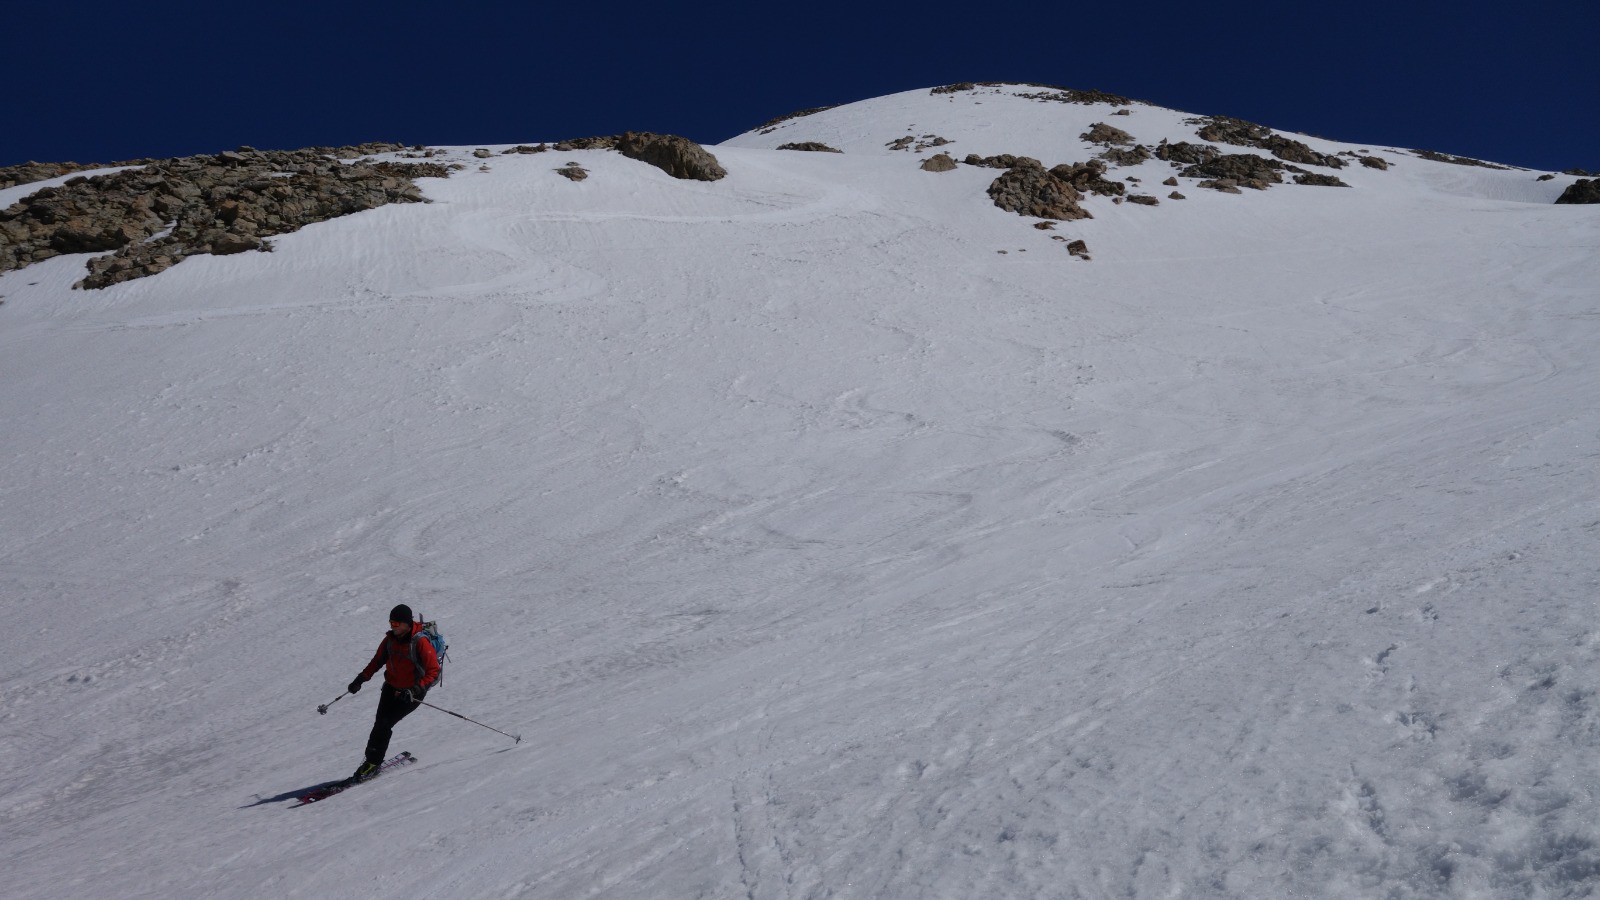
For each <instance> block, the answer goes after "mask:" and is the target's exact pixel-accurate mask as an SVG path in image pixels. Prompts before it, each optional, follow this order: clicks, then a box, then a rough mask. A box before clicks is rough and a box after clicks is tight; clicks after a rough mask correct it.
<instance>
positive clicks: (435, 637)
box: [411, 615, 450, 688]
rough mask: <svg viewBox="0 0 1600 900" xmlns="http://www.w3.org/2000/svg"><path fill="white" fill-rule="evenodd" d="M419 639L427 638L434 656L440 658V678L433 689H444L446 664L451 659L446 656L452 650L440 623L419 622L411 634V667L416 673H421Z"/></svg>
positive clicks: (419, 617) (435, 681)
mask: <svg viewBox="0 0 1600 900" xmlns="http://www.w3.org/2000/svg"><path fill="white" fill-rule="evenodd" d="M417 618H418V619H421V618H422V617H421V616H420V615H419V616H418V617H417ZM418 638H425V639H427V641H428V643H430V644H432V645H433V655H434V656H436V657H438V658H439V677H438V678H436V679H435V680H434V682H433V687H435V688H438V687H442V686H443V685H444V663H445V660H447V659H449V658H450V657H449V656H448V655H446V654H447V653H448V651H449V650H450V645H449V644H447V643H445V640H444V634H443V633H442V632H440V631H439V623H438V622H428V621H425V620H424V621H419V622H418V623H417V629H416V630H415V631H413V632H412V633H411V665H412V667H413V669H414V670H415V671H417V672H421V671H422V660H421V659H419V658H418V657H417V639H418Z"/></svg>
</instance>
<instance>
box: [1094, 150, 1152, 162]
mask: <svg viewBox="0 0 1600 900" xmlns="http://www.w3.org/2000/svg"><path fill="white" fill-rule="evenodd" d="M1153 155H1154V154H1152V153H1151V152H1150V149H1149V148H1148V147H1145V146H1143V145H1140V146H1138V147H1107V148H1106V151H1105V152H1104V153H1102V154H1100V157H1099V158H1100V159H1103V160H1105V161H1106V162H1108V163H1111V164H1112V165H1114V166H1137V165H1139V164H1141V163H1144V162H1147V161H1149V160H1150V159H1151V157H1152V156H1153Z"/></svg>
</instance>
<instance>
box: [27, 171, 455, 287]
mask: <svg viewBox="0 0 1600 900" xmlns="http://www.w3.org/2000/svg"><path fill="white" fill-rule="evenodd" d="M393 146H398V145H393ZM448 173H449V170H448V169H447V168H446V167H445V166H443V165H440V164H437V163H421V164H415V165H411V164H403V163H372V162H365V161H357V162H353V163H345V162H341V161H340V160H339V159H338V158H335V156H334V155H332V154H331V153H330V152H328V151H326V150H324V149H321V148H319V149H316V150H299V151H293V152H276V151H274V152H263V151H257V150H253V149H251V148H248V147H246V148H240V149H239V150H235V151H228V152H225V153H220V154H217V155H215V156H195V157H187V158H183V159H172V160H166V161H163V162H158V163H153V164H151V165H148V166H145V167H143V168H137V169H128V170H125V171H122V172H116V173H112V174H109V175H100V176H94V177H89V176H80V177H78V178H74V179H71V180H69V181H68V182H67V183H65V184H63V185H61V186H59V187H52V188H44V189H43V190H40V191H37V192H35V193H33V194H32V195H30V196H28V197H26V198H24V199H23V200H22V201H21V202H19V203H17V204H15V205H13V206H12V207H10V208H9V209H6V210H4V211H0V271H9V270H13V269H20V268H23V267H24V266H27V265H30V264H32V263H35V262H38V261H40V260H44V259H49V258H51V257H54V256H59V255H62V254H67V253H108V254H111V255H108V256H100V257H96V258H95V259H92V260H90V261H89V263H88V269H89V275H88V277H86V278H84V279H83V280H82V281H80V282H78V284H77V285H76V286H77V287H81V288H91V289H92V288H101V287H106V286H108V285H112V284H117V283H119V282H123V281H128V280H130V279H134V278H140V277H143V276H145V275H152V274H155V273H156V272H160V271H162V270H164V269H167V268H169V267H171V266H173V265H175V264H177V263H178V262H180V261H182V260H183V259H185V258H186V257H189V256H195V255H200V254H213V255H227V254H232V253H242V252H244V251H246V250H270V249H271V244H270V243H269V242H268V240H267V239H268V238H270V237H273V236H276V235H281V234H288V233H290V232H293V231H298V230H299V229H300V228H302V227H304V226H306V225H309V224H312V223H314V222H322V221H326V220H328V219H333V218H337V217H339V216H345V215H349V214H351V213H355V212H361V211H363V210H368V209H374V208H376V207H379V206H384V205H386V204H389V203H418V202H425V198H424V197H423V196H422V191H421V189H420V188H419V187H417V185H416V184H415V183H414V180H413V179H415V178H420V177H442V176H445V175H447V174H448Z"/></svg>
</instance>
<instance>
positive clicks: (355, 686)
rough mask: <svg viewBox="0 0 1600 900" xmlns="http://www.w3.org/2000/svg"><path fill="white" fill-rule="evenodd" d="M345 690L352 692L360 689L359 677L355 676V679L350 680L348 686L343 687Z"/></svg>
mask: <svg viewBox="0 0 1600 900" xmlns="http://www.w3.org/2000/svg"><path fill="white" fill-rule="evenodd" d="M345 690H347V691H349V692H350V693H352V694H354V693H355V692H356V691H359V690H361V679H359V678H357V679H356V680H355V681H352V682H350V686H349V687H347V688H345Z"/></svg>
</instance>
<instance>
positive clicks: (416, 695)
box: [400, 687, 428, 704]
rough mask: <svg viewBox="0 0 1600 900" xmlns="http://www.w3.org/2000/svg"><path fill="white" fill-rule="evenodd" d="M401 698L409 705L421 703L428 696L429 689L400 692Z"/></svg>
mask: <svg viewBox="0 0 1600 900" xmlns="http://www.w3.org/2000/svg"><path fill="white" fill-rule="evenodd" d="M400 696H401V697H403V698H404V699H405V701H406V702H407V703H412V704H416V703H421V702H422V698H423V697H426V696H428V689H427V688H425V687H412V688H406V689H405V690H403V691H401V692H400Z"/></svg>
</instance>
